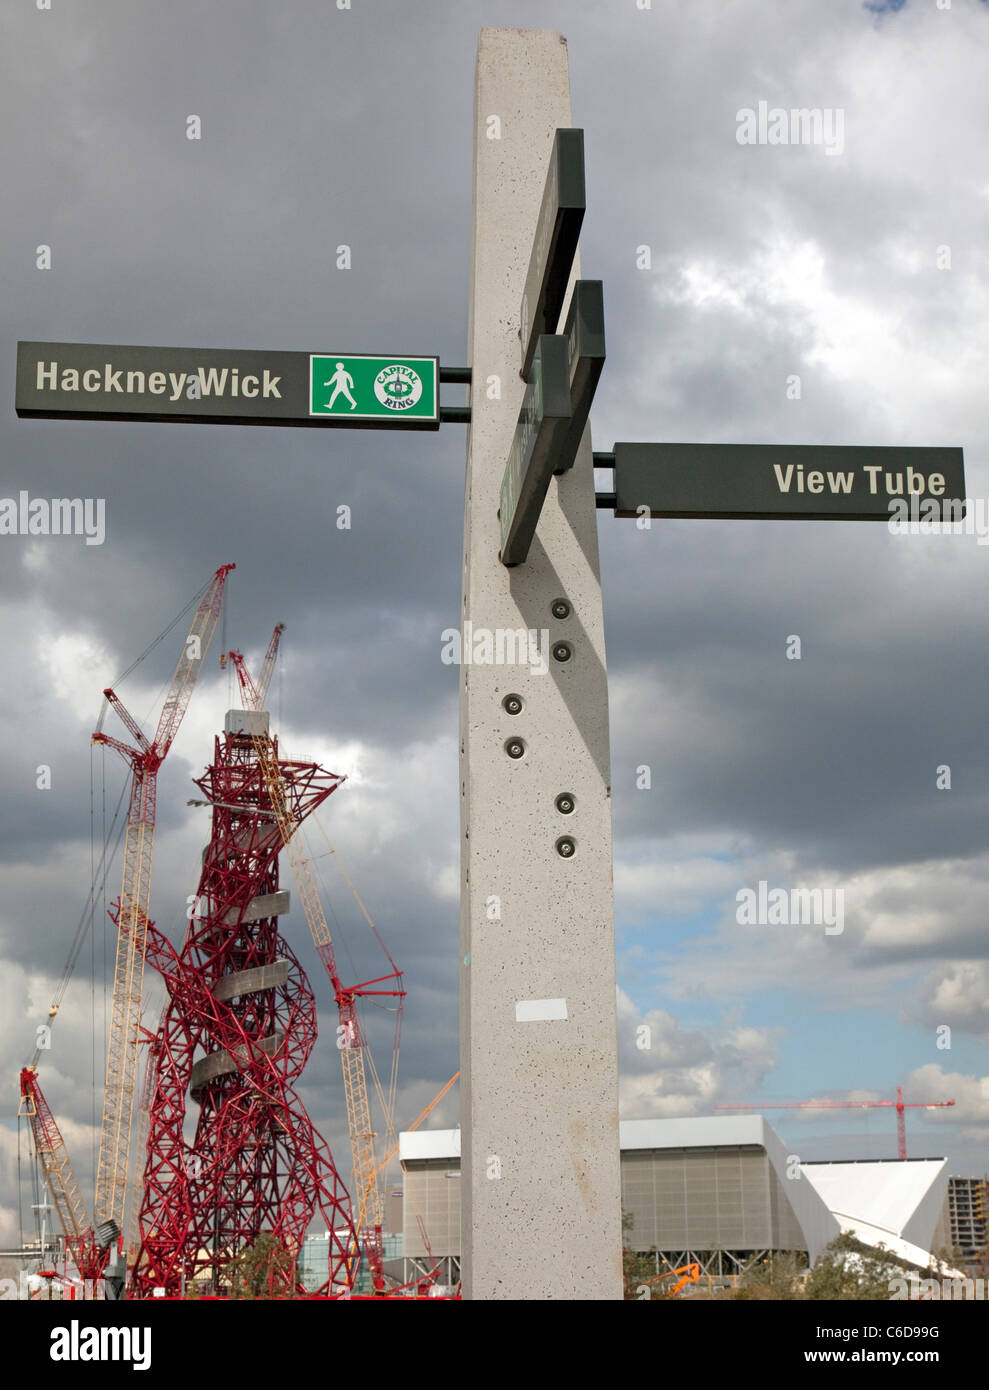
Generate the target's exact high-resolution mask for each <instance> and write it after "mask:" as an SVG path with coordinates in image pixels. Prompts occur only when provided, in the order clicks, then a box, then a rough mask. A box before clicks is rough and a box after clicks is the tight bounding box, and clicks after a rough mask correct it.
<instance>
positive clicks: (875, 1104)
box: [714, 1086, 955, 1158]
mask: <svg viewBox="0 0 989 1390" xmlns="http://www.w3.org/2000/svg"><path fill="white" fill-rule="evenodd" d="M954 1103H955V1102H954V1101H953V1100H907V1101H905V1100H904V1099H903V1087H902V1086H897V1088H896V1100H792V1101H785V1102H781V1103H777V1104H772V1105H716V1106H715V1107H714V1108H715V1110H892V1109H895V1110H896V1148H897V1158H906V1156H907V1120H906V1114H905V1112H906V1111H907V1110H937V1109H939V1108H940V1107H941V1106H946V1105H954Z"/></svg>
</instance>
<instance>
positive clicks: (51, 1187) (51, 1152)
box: [17, 1067, 104, 1279]
mask: <svg viewBox="0 0 989 1390" xmlns="http://www.w3.org/2000/svg"><path fill="white" fill-rule="evenodd" d="M20 1079H21V1092H20V1100H19V1102H18V1109H17V1113H18V1115H22V1116H25V1117H26V1118H27V1119H28V1121H29V1122H30V1125H31V1133H32V1135H33V1136H34V1148H35V1152H36V1153H37V1155H38V1160H39V1162H40V1164H41V1168H42V1172H43V1173H44V1175H45V1183H46V1184H47V1187H48V1192H49V1194H50V1196H51V1199H52V1205H53V1206H54V1208H55V1211H56V1213H57V1215H58V1220H59V1224H60V1225H61V1227H62V1234H63V1235H64V1237H65V1250H66V1254H67V1255H68V1256H70V1257H71V1258H72V1259H74V1260H75V1262H76V1266H77V1267H78V1270H79V1273H80V1275H81V1276H82V1278H83V1279H96V1278H97V1277H98V1276H99V1273H100V1270H101V1269H102V1267H103V1259H104V1256H103V1251H102V1250H101V1249H100V1248H99V1246H98V1245H97V1244H96V1238H95V1236H94V1234H93V1226H92V1222H91V1221H90V1219H89V1214H88V1212H87V1211H86V1203H85V1201H84V1200H83V1195H82V1191H81V1190H80V1187H79V1181H78V1179H77V1178H76V1174H75V1169H74V1168H73V1167H72V1160H71V1159H70V1158H69V1151H68V1149H67V1148H66V1147H65V1140H64V1139H63V1138H62V1133H61V1130H60V1129H59V1127H58V1125H57V1124H56V1123H55V1116H54V1115H53V1114H52V1112H51V1110H50V1109H49V1106H48V1102H47V1101H46V1100H45V1097H44V1095H43V1094H42V1090H41V1086H40V1084H39V1082H38V1069H37V1067H23V1068H22V1069H21V1078H20Z"/></svg>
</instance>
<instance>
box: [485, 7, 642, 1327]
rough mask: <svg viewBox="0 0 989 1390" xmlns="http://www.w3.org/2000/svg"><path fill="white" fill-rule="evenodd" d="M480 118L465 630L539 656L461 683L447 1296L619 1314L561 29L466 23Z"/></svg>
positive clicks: (585, 377) (591, 632) (609, 952)
mask: <svg viewBox="0 0 989 1390" xmlns="http://www.w3.org/2000/svg"><path fill="white" fill-rule="evenodd" d="M475 112H476V119H475V129H474V221H473V254H472V266H473V270H472V283H471V314H470V340H469V349H468V351H469V361H470V364H471V367H472V369H473V387H472V390H471V426H470V432H469V436H468V459H467V499H466V508H465V518H464V590H463V619H464V623H465V630H469V631H471V632H472V633H473V634H474V635H475V637H476V634H477V633H478V631H479V630H486V631H490V632H491V633H492V634H494V635H495V636H497V635H498V634H503V633H505V632H508V633H519V634H521V635H524V634H525V633H527V632H529V633H532V634H533V635H539V634H542V643H543V652H544V655H545V661H544V662H538V663H535V662H531V661H530V664H529V665H528V666H524V665H521V664H515V665H511V666H508V665H501V666H499V665H496V664H490V665H485V664H479V663H476V662H475V663H472V664H471V665H466V664H465V665H464V666H463V667H462V669H461V685H460V701H461V703H460V740H461V746H460V754H461V757H460V768H461V774H460V788H461V827H462V841H461V897H460V902H461V994H460V997H461V1014H460V1048H461V1067H462V1079H461V1083H460V1096H461V1171H462V1186H463V1194H462V1203H463V1206H462V1221H461V1249H462V1259H463V1280H464V1296H465V1297H467V1298H472V1299H484V1300H488V1299H513V1298H514V1299H518V1298H531V1299H536V1300H553V1301H556V1300H577V1299H619V1298H621V1296H622V1271H621V1244H622V1232H621V1185H620V1172H619V1144H618V1045H617V1023H616V1000H615V947H614V928H613V920H612V916H613V909H612V887H611V802H610V783H611V776H610V765H609V741H608V688H607V671H606V668H605V658H604V621H603V612H602V603H601V583H600V575H599V568H598V547H597V527H596V524H595V510H594V507H595V501H594V470H593V459H592V453H591V445H590V437H589V432H588V431H587V430H586V429H585V428H584V427H583V425H581V430H580V437H579V438H578V439H577V440H576V441H575V442H574V441H572V440H571V439H570V429H571V423H572V421H573V418H574V416H575V414H576V411H575V402H574V399H573V395H572V394H571V392H572V391H575V392H576V394H577V396H578V398H579V399H578V401H577V402H576V404H577V405H578V406H581V408H582V403H587V398H588V392H589V389H590V387H589V379H590V377H591V376H592V375H594V373H595V372H596V371H597V372H599V370H600V362H599V361H598V360H597V358H594V359H593V360H592V359H591V356H590V354H591V350H592V349H593V350H594V351H595V352H598V351H600V352H603V333H602V335H601V336H602V342H601V343H600V344H592V343H590V342H589V341H588V342H587V343H586V344H585V343H584V338H583V336H582V328H583V323H584V320H583V319H581V320H580V325H579V326H578V327H576V328H574V326H573V325H572V324H571V329H572V335H571V336H569V337H568V336H567V334H568V333H569V332H570V330H567V332H564V331H561V329H560V325H559V320H560V318H561V317H565V316H566V314H567V295H568V292H570V293H572V292H573V286H574V284H575V281H576V279H577V277H578V276H579V267H578V265H577V257H576V235H575V233H574V232H573V227H574V225H576V226H577V227H579V222H578V221H577V218H578V216H580V215H582V211H583V207H582V205H583V172H582V168H581V169H580V171H579V172H578V170H577V168H576V164H575V160H576V157H577V156H576V155H575V151H577V152H578V153H579V152H581V151H582V143H583V142H582V140H581V141H579V142H578V140H577V139H576V135H577V134H578V133H577V132H573V131H571V130H569V129H561V128H564V127H569V125H570V119H571V115H570V91H569V77H568V65H567V50H566V44H565V41H564V40H563V38H562V37H561V36H560V35H559V34H556V33H552V32H549V31H545V30H534V31H532V30H530V31H521V30H516V29H485V30H482V32H481V37H480V43H479V45H478V53H477V69H476V83H475ZM492 116H498V118H499V121H500V133H499V138H497V139H491V138H489V136H490V132H491V122H490V120H489V118H490V117H492ZM581 165H582V160H581ZM547 167H549V175H548V176H547ZM575 189H576V194H575V192H574V190H575ZM577 194H579V196H576V195H577ZM575 203H579V204H580V207H579V208H578V207H575V206H574V204H575ZM530 238H531V240H530ZM530 245H531V247H532V251H531V254H530V252H529V247H530ZM520 305H521V309H520ZM566 321H569V320H566ZM598 327H600V325H598ZM571 342H573V343H574V344H575V353H576V360H575V362H574V365H573V371H572V372H571ZM554 343H556V344H559V347H560V348H562V349H563V351H562V358H561V357H560V356H559V348H558V347H555V346H552V347H551V346H548V345H549V344H554ZM582 347H583V348H584V351H583V352H582V351H581V348H582ZM537 349H538V357H537ZM558 362H561V363H562V373H563V379H562V381H561V380H560V372H561V368H560V367H558V366H557V363H558ZM540 364H541V365H540ZM548 373H552V400H550V382H549V381H548V379H547V374H548ZM527 377H528V378H529V380H528V384H527V381H526V378H527ZM492 382H495V383H497V385H498V387H499V388H500V389H499V390H491V389H487V388H488V387H489V385H490V384H491V383H492ZM540 400H541V401H542V404H541V405H540ZM550 412H555V413H554V414H553V415H552V418H551V419H550ZM586 418H587V416H586V410H585V411H584V413H583V419H584V421H586ZM548 421H549V422H548ZM568 448H569V449H571V450H572V451H573V453H575V455H576V458H575V461H574V462H573V467H572V468H567V469H566V471H563V472H561V474H560V476H559V477H558V478H557V479H556V480H555V481H554V480H553V478H552V474H553V473H554V472H555V471H556V470H557V469H560V468H561V467H563V466H564V465H565V462H566V457H565V454H564V450H565V449H568ZM571 456H572V455H571ZM506 461H507V463H506ZM513 503H514V506H513ZM499 507H500V509H501V511H502V516H501V517H500V518H499V516H498V512H499ZM537 520H538V530H537V529H536V521H537ZM506 528H507V529H506ZM527 536H528V538H526V537H527ZM499 554H500V555H501V559H500V560H499ZM523 560H524V561H525V563H517V564H516V565H515V567H514V568H510V567H509V565H510V563H511V562H513V561H518V562H521V561H523ZM502 561H504V562H505V563H502ZM467 623H470V624H471V625H472V626H471V628H470V629H467V628H466V624H467ZM547 649H548V650H547Z"/></svg>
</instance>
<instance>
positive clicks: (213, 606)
mask: <svg viewBox="0 0 989 1390" xmlns="http://www.w3.org/2000/svg"><path fill="white" fill-rule="evenodd" d="M233 568H234V566H233V565H221V567H220V568H219V569H218V570H217V571H216V573H215V575H214V576H213V578H212V580H211V581H210V583H209V585H208V586H207V588H206V590H205V592H204V593H203V596H202V599H201V600H200V603H199V606H198V608H197V609H196V612H195V615H194V616H193V619H192V625H191V627H190V628H189V635H188V636H187V638H186V640H185V646H184V647H183V650H182V655H181V656H180V657H179V661H178V665H177V666H176V668H175V674H174V676H173V677H172V682H171V685H170V686H169V690H168V694H167V696H166V697H165V703H164V705H163V707H162V711H161V716H160V718H159V720H158V727H157V730H156V732H155V736H154V738H153V739H151V740H149V739H148V738H147V737H146V735H145V734H144V732H143V730H142V729H141V726H140V725H139V724H138V722H137V720H136V719H135V718H134V717H133V715H131V714H130V713H129V712H128V710H127V709H126V708H125V707H124V705H123V704H122V703H121V701H120V700H119V698H118V697H117V695H116V694H115V693H114V691H113V690H111V689H107V690H104V692H103V694H104V696H105V697H106V700H105V703H104V706H103V710H102V713H101V714H100V721H99V726H98V728H97V731H96V733H95V734H93V742H94V743H102V744H106V745H108V746H109V747H111V748H114V749H116V751H117V752H118V753H119V754H120V755H121V756H122V757H123V758H124V759H125V761H126V762H128V763H129V764H130V767H131V769H132V777H131V790H130V802H129V805H128V810H127V836H126V841H125V845H124V869H123V882H122V885H121V889H120V898H119V900H118V901H117V902H116V903H115V904H114V905H113V911H112V913H111V915H112V917H113V919H114V921H115V923H116V926H117V953H116V961H115V965H114V972H113V997H112V1000H111V1005H110V1022H109V1035H108V1042H107V1058H106V1088H105V1091H104V1096H103V1122H102V1128H101V1133H100V1153H99V1163H98V1165H97V1170H96V1200H95V1216H96V1234H97V1238H98V1239H99V1242H100V1244H101V1245H102V1246H104V1247H108V1246H109V1245H110V1244H111V1243H112V1242H113V1241H114V1240H116V1239H117V1237H118V1236H119V1234H120V1232H121V1231H122V1230H123V1227H124V1211H125V1206H126V1200H127V1175H128V1169H129V1165H130V1140H131V1126H132V1123H133V1114H134V1089H135V1078H136V1074H137V1051H138V1038H139V1034H140V1028H141V999H142V992H143V983H144V958H145V948H146V943H147V934H148V908H149V906H150V898H151V860H152V851H153V848H154V833H155V808H156V794H157V783H158V769H159V768H160V767H161V765H162V763H163V762H164V761H165V757H166V755H167V753H168V750H169V748H170V747H171V746H172V743H173V741H174V739H175V735H176V734H177V733H178V730H179V725H180V724H181V723H182V719H183V716H184V715H185V712H186V710H187V709H188V707H189V701H190V700H191V698H192V692H193V689H194V687H195V684H196V681H197V679H198V678H199V673H200V671H201V670H202V666H203V662H204V660H205V658H206V653H207V651H208V649H209V644H210V641H211V640H212V637H213V633H214V632H215V630H216V624H217V621H218V619H219V616H220V607H221V604H222V602H223V590H224V586H225V584H226V580H227V575H228V574H229V573H230V571H231V570H232V569H233ZM111 707H112V708H113V709H115V710H116V712H117V714H118V716H119V717H120V719H121V721H122V723H123V724H124V726H125V728H126V729H127V731H128V733H129V734H130V736H131V738H132V739H133V740H134V744H135V745H136V746H134V747H132V746H131V745H129V744H126V743H121V742H120V741H119V740H118V739H115V738H111V737H110V736H109V735H108V734H105V733H103V720H104V718H105V717H106V712H107V710H108V709H109V708H111Z"/></svg>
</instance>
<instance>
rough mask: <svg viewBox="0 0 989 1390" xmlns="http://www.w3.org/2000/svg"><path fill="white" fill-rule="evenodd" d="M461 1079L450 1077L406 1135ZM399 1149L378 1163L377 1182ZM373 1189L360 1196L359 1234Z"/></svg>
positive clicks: (376, 1170) (456, 1073) (375, 1171)
mask: <svg viewBox="0 0 989 1390" xmlns="http://www.w3.org/2000/svg"><path fill="white" fill-rule="evenodd" d="M459 1079H460V1072H459V1071H455V1072H454V1073H453V1075H452V1076H451V1077H450V1080H449V1081H448V1082H447V1083H446V1085H445V1086H444V1087H443V1088H442V1090H439V1091H437V1093H436V1095H435V1096H433V1098H432V1100H431V1101H430V1102H429V1104H428V1105H427V1106H426V1108H425V1110H423V1111H422V1112H421V1113H420V1114H419V1115H417V1116H416V1118H415V1119H414V1120H413V1121H412V1123H411V1124H410V1125H409V1127H408V1129H407V1130H406V1131H405V1132H406V1134H411V1132H412V1131H413V1130H415V1129H418V1128H419V1126H420V1125H421V1124H422V1122H423V1120H424V1119H425V1118H426V1116H427V1115H428V1114H429V1113H430V1111H432V1110H435V1109H436V1107H437V1105H439V1103H440V1101H441V1100H442V1099H443V1097H444V1096H445V1095H446V1093H447V1091H448V1090H449V1089H450V1087H451V1086H452V1085H453V1084H454V1082H456V1081H458V1080H459ZM398 1148H399V1146H398V1144H397V1143H396V1144H393V1145H392V1146H391V1148H390V1149H389V1150H388V1152H387V1153H386V1154H385V1156H384V1158H383V1159H381V1161H380V1162H379V1163H378V1166H377V1168H375V1170H374V1174H373V1176H374V1180H375V1182H376V1181H377V1179H378V1175H379V1174H380V1173H382V1172H383V1171H384V1170H385V1169H386V1168H387V1167H388V1165H389V1163H390V1162H391V1161H392V1159H393V1158H394V1157H395V1155H396V1154H397V1153H398ZM371 1188H372V1184H370V1183H369V1184H368V1185H367V1186H366V1187H365V1188H364V1191H363V1192H362V1193H361V1194H360V1209H359V1211H358V1213H357V1219H356V1221H355V1222H354V1225H355V1226H356V1228H357V1231H358V1234H359V1233H360V1231H361V1230H362V1229H363V1227H364V1221H365V1218H366V1216H367V1204H368V1200H369V1197H370V1194H371ZM427 1247H428V1242H427Z"/></svg>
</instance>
